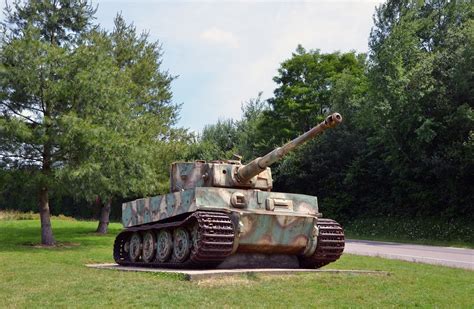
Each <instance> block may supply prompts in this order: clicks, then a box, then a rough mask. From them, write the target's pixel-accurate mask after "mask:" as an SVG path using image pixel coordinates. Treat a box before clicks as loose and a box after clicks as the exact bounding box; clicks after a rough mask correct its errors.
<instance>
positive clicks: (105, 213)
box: [96, 199, 112, 234]
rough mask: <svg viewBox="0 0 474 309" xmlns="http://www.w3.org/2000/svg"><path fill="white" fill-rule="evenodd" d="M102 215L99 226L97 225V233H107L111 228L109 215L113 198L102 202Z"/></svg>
mask: <svg viewBox="0 0 474 309" xmlns="http://www.w3.org/2000/svg"><path fill="white" fill-rule="evenodd" d="M100 204H101V207H100V217H99V226H98V227H97V230H96V233H99V234H107V232H108V230H109V217H110V209H111V205H112V199H108V200H107V202H106V203H105V204H103V203H100Z"/></svg>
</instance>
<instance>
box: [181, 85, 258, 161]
mask: <svg viewBox="0 0 474 309" xmlns="http://www.w3.org/2000/svg"><path fill="white" fill-rule="evenodd" d="M261 95H262V94H261V93H259V94H258V96H257V97H256V98H252V99H250V100H248V101H247V102H246V103H245V104H243V105H242V119H240V120H235V119H224V120H218V121H217V123H215V124H211V125H206V126H205V127H204V130H203V132H202V134H201V135H200V136H198V138H197V140H195V141H194V142H192V143H190V144H189V147H188V151H187V154H186V156H185V159H186V160H193V159H200V160H218V159H222V160H224V159H232V158H234V159H235V156H234V155H238V156H240V157H242V159H243V160H244V162H245V161H250V160H252V159H253V158H254V157H255V156H258V153H257V152H256V146H257V145H260V144H262V141H261V140H260V139H259V138H260V134H259V132H258V131H257V130H258V126H259V125H260V123H261V121H262V120H263V119H262V117H263V112H264V111H265V110H266V109H267V105H266V102H265V101H264V100H262V97H261Z"/></svg>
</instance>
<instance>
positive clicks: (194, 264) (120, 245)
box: [114, 211, 235, 268]
mask: <svg viewBox="0 0 474 309" xmlns="http://www.w3.org/2000/svg"><path fill="white" fill-rule="evenodd" d="M195 225H197V233H196V235H194V236H192V237H193V239H192V240H191V243H192V248H191V250H190V251H191V252H190V254H189V257H188V258H187V259H186V260H185V261H183V262H179V261H177V260H176V259H175V258H174V254H171V257H170V259H169V260H168V261H166V262H159V261H158V260H157V257H156V256H155V258H154V259H153V260H152V261H150V262H145V261H143V259H142V257H140V258H139V259H138V260H137V261H131V259H130V256H129V253H128V252H127V251H128V250H127V242H128V241H129V240H130V238H131V236H132V235H133V234H134V233H135V232H138V233H139V234H141V235H142V236H143V234H144V233H145V232H147V231H153V232H154V233H155V235H156V234H157V233H158V232H159V231H160V230H162V229H170V230H174V229H177V228H180V227H184V228H185V229H187V230H188V231H189V232H190V234H191V229H192V228H194V226H195ZM234 239H235V227H234V224H233V223H232V220H231V218H230V217H229V215H228V214H226V213H221V212H204V211H197V212H195V213H193V214H192V215H190V216H188V217H187V218H185V219H184V220H182V221H177V222H170V223H156V224H152V225H142V226H138V227H131V228H127V229H126V230H124V231H122V232H121V233H120V234H118V235H117V238H116V239H115V243H114V259H115V262H116V263H117V264H119V265H125V266H141V267H165V268H215V267H216V266H217V265H218V264H220V263H221V262H222V261H223V260H224V259H225V258H226V257H228V256H229V255H230V254H231V253H232V250H233V247H234ZM155 250H156V249H155Z"/></svg>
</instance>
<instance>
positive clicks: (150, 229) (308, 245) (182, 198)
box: [114, 187, 344, 268]
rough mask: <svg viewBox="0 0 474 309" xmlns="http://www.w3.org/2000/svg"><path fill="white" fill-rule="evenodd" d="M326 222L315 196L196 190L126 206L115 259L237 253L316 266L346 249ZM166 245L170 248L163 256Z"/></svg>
mask: <svg viewBox="0 0 474 309" xmlns="http://www.w3.org/2000/svg"><path fill="white" fill-rule="evenodd" d="M328 220H329V219H322V218H321V214H320V213H319V211H318V204H317V198H316V197H314V196H308V195H301V194H289V193H279V192H267V191H260V190H244V189H232V188H214V187H196V188H192V189H188V190H183V191H181V192H174V193H170V194H167V195H162V196H156V197H151V198H144V199H139V200H135V201H132V202H128V203H124V204H123V206H122V221H123V224H124V227H125V229H124V231H122V232H121V233H120V234H119V235H118V236H117V240H116V243H115V248H114V258H115V260H116V261H117V263H119V264H126V265H142V266H143V265H146V266H153V267H187V268H203V267H218V266H219V264H221V263H222V262H224V261H225V260H226V259H228V258H229V257H231V256H235V255H239V256H246V255H249V256H250V255H252V254H254V255H255V254H260V255H266V256H272V255H287V256H292V257H296V258H297V259H298V261H299V264H298V266H302V267H310V268H314V267H321V266H324V265H326V264H327V263H330V262H332V261H335V260H337V259H338V258H339V256H340V255H341V254H342V252H343V250H344V233H343V230H342V228H341V227H340V226H339V224H337V223H336V222H334V221H332V220H329V221H328ZM163 234H166V235H167V236H166V237H165V236H163ZM134 235H135V236H134ZM180 237H181V238H180ZM180 240H183V242H184V245H183V244H182V243H183V242H179V241H180ZM139 242H141V243H140V244H139ZM183 246H184V247H186V246H187V247H188V248H184V247H183ZM169 248H171V249H169ZM175 248H176V250H177V253H176V254H175V252H174V251H173V250H175ZM160 250H161V252H160ZM167 250H168V251H170V250H171V251H173V252H172V253H171V254H170V253H168V256H166V254H163V252H168V251H167ZM183 252H184V255H183ZM162 255H165V258H163V256H162ZM183 256H185V257H183ZM224 264H225V263H224ZM260 266H265V265H260Z"/></svg>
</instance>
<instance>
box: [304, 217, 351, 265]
mask: <svg viewBox="0 0 474 309" xmlns="http://www.w3.org/2000/svg"><path fill="white" fill-rule="evenodd" d="M317 226H318V229H319V235H318V243H317V245H316V250H315V252H314V253H313V255H311V256H309V257H300V259H299V260H300V267H305V268H320V267H323V266H325V265H327V264H329V263H331V262H334V261H336V260H337V259H339V257H340V256H341V255H342V252H343V251H344V230H343V229H342V227H341V225H340V224H339V223H337V222H336V221H334V220H331V219H321V218H320V219H318V222H317Z"/></svg>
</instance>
